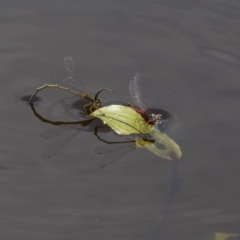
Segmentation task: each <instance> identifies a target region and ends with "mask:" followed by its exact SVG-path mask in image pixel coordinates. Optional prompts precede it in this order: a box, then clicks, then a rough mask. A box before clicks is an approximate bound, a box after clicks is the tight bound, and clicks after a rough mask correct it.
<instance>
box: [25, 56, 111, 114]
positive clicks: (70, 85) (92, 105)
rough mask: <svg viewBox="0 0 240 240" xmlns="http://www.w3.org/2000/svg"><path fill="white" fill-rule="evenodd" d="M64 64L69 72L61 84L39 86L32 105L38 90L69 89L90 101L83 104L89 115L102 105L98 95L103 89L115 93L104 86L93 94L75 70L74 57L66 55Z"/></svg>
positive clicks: (32, 101) (31, 99) (68, 90)
mask: <svg viewBox="0 0 240 240" xmlns="http://www.w3.org/2000/svg"><path fill="white" fill-rule="evenodd" d="M64 65H65V68H66V71H67V73H68V77H67V78H65V79H63V80H62V81H61V84H45V85H43V86H41V87H39V88H37V89H36V90H35V92H34V93H33V94H32V96H31V98H30V100H29V103H30V105H33V103H34V97H35V96H36V95H37V93H38V92H40V91H42V90H44V89H45V88H56V89H59V90H63V91H67V92H69V93H71V94H73V95H75V96H77V97H80V98H82V99H85V100H87V101H88V103H87V104H85V105H84V106H83V110H84V113H85V114H86V115H89V114H90V113H92V112H94V111H95V110H96V109H98V108H100V107H101V106H102V102H101V100H100V99H99V98H98V96H99V94H100V93H101V92H102V91H103V90H106V91H109V92H112V93H115V92H114V91H113V90H112V89H109V88H105V87H103V88H101V89H99V90H98V91H97V92H96V93H95V95H94V96H91V95H90V94H89V93H88V92H86V91H85V90H84V89H85V88H84V86H83V84H82V82H81V81H80V79H79V75H78V73H77V72H76V71H75V66H74V62H73V60H72V58H71V57H65V58H64ZM55 80H56V79H55ZM115 94H116V93H115Z"/></svg>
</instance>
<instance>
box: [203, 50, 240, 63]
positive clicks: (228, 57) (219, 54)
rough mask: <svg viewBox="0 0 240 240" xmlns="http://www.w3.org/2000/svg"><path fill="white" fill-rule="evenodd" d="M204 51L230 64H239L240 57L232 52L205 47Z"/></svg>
mask: <svg viewBox="0 0 240 240" xmlns="http://www.w3.org/2000/svg"><path fill="white" fill-rule="evenodd" d="M203 52H204V53H205V54H206V55H208V56H210V57H212V58H215V59H217V60H220V61H223V62H227V63H230V64H239V59H238V58H237V57H236V56H233V55H232V54H230V53H226V52H223V51H221V50H218V49H213V48H204V50H203Z"/></svg>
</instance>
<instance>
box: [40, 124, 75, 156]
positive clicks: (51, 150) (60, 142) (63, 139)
mask: <svg viewBox="0 0 240 240" xmlns="http://www.w3.org/2000/svg"><path fill="white" fill-rule="evenodd" d="M78 132H79V130H78V129H76V128H72V127H71V128H69V129H68V130H66V131H64V132H63V133H61V136H60V138H59V139H57V141H55V142H54V143H53V144H51V145H50V146H49V147H48V148H47V150H46V151H45V152H44V154H43V157H45V158H50V157H52V156H53V155H55V154H56V153H57V152H59V151H60V150H61V149H62V148H63V147H64V146H65V145H66V144H67V143H68V142H69V141H70V140H71V139H72V138H73V137H75V136H76V135H77V134H78Z"/></svg>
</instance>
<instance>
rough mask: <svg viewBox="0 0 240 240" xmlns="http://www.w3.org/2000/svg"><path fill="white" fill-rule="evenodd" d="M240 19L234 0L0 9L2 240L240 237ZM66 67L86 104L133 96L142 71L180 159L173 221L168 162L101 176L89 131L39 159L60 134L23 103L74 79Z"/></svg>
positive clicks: (140, 155)
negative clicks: (105, 95) (53, 81)
mask: <svg viewBox="0 0 240 240" xmlns="http://www.w3.org/2000/svg"><path fill="white" fill-rule="evenodd" d="M239 8H240V3H239V2H238V1H227V0H221V1H215V0H212V1H201V2H192V1H186V0H185V1H154V0H150V1H142V0H139V1H122V2H121V1H108V0H106V1H63V0H61V1H60V0H59V1H1V9H0V16H1V22H0V24H1V25H0V28H1V37H0V51H1V55H0V56H1V57H0V63H1V64H0V79H1V90H2V91H1V104H0V108H1V161H0V181H1V199H0V206H1V216H0V226H1V233H0V236H1V239H89V240H92V239H104V240H107V239H116V240H117V239H137V240H140V239H144V240H145V239H164V240H165V239H174V240H176V239H184V240H188V239H189V240H190V239H191V240H192V239H215V237H214V233H216V232H222V233H240V230H239V226H240V205H239V202H240V201H239V200H240V192H239V181H240V177H239V176H240V175H239V169H240V163H239V156H240V150H239V149H240V148H239V146H238V145H239V120H240V114H239V100H240V98H239V96H240V84H239V79H240V70H239V65H240V50H239V49H240V33H239V29H240V28H239V26H240V15H239V10H240V9H239ZM64 56H71V57H72V58H73V59H74V61H75V63H76V65H77V67H78V69H79V71H80V72H81V77H82V80H83V81H84V83H85V85H86V87H87V89H88V90H89V92H91V93H94V92H95V91H96V89H99V88H100V87H102V86H106V87H110V88H113V89H115V90H117V91H118V92H119V93H121V94H126V95H128V83H129V80H131V78H132V77H133V76H134V74H135V72H137V71H139V72H141V74H142V76H143V86H144V89H143V90H144V97H145V98H146V99H147V101H148V102H149V103H150V106H151V107H155V108H160V109H163V110H165V111H167V112H169V113H171V114H172V115H173V119H172V121H171V122H170V123H169V125H168V127H167V128H166V129H165V131H166V133H167V134H168V135H169V136H170V137H171V138H172V139H174V140H175V141H176V142H177V143H178V144H179V145H180V147H181V149H182V152H183V157H182V159H181V160H180V162H179V169H178V176H177V178H178V179H181V181H178V184H179V185H180V188H179V189H178V192H177V193H176V194H175V195H174V197H172V198H170V204H168V210H167V211H166V212H164V209H165V208H166V206H167V205H166V202H167V200H168V198H169V196H170V195H169V193H171V181H172V164H171V162H170V161H167V160H164V159H161V158H159V157H157V156H155V155H153V154H151V153H150V152H148V151H147V150H144V149H136V150H135V151H132V152H131V153H129V154H127V155H125V156H124V157H123V158H122V159H120V160H119V161H117V162H116V163H114V164H112V165H110V166H109V167H107V168H99V167H98V163H99V162H100V161H101V158H102V157H101V156H99V155H97V154H95V153H94V150H95V149H97V148H99V147H103V146H104V143H103V142H100V141H98V140H97V138H96V137H95V136H94V134H93V132H91V131H82V132H80V133H79V134H78V135H77V136H76V137H75V138H73V139H72V141H70V142H69V143H68V144H67V146H66V147H64V148H63V149H62V150H61V151H60V152H59V153H58V154H56V155H54V156H53V157H52V158H50V159H46V158H43V157H42V154H43V152H44V151H45V150H46V149H47V147H48V146H49V145H50V144H51V143H52V142H54V139H53V140H45V139H42V138H40V134H41V133H42V132H44V131H45V130H47V129H49V128H51V127H52V126H50V125H49V124H46V123H43V122H41V121H40V120H39V119H38V118H36V117H35V116H34V115H33V113H32V111H31V110H30V108H29V107H28V106H27V104H26V102H25V101H24V99H23V100H22V98H24V97H26V96H29V95H30V94H32V92H33V91H34V90H35V88H36V87H38V86H41V85H43V84H45V83H46V82H49V77H52V76H59V77H64V76H66V73H65V70H64V67H63V63H62V60H63V57H64ZM25 99H26V98H25ZM163 212H164V215H163V218H162V221H160V220H159V219H161V216H162V213H163ZM231 239H233V238H231ZM234 239H237V238H234Z"/></svg>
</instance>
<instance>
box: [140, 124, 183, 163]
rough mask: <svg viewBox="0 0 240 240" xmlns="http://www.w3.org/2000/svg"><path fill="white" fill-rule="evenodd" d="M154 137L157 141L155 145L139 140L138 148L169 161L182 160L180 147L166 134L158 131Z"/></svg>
mask: <svg viewBox="0 0 240 240" xmlns="http://www.w3.org/2000/svg"><path fill="white" fill-rule="evenodd" d="M152 135H153V137H154V139H155V142H154V143H153V142H150V141H146V140H143V139H137V140H136V146H137V147H145V148H146V149H148V150H149V151H150V152H152V153H154V154H155V155H157V156H159V157H161V158H164V159H167V160H174V159H179V158H181V156H182V152H181V149H180V147H179V145H178V144H177V143H175V142H174V141H173V140H172V139H171V138H169V137H168V136H167V135H166V134H165V133H163V132H161V131H159V130H157V129H156V130H154V133H153V134H152Z"/></svg>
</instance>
